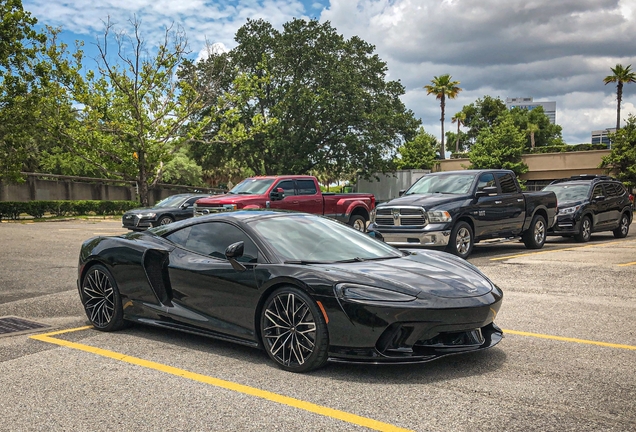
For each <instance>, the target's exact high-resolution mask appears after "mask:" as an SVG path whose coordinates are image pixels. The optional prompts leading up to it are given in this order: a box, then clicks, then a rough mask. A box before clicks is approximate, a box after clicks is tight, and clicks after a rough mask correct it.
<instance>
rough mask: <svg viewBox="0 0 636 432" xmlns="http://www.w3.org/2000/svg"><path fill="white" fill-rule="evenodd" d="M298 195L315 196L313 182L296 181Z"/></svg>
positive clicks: (315, 191)
mask: <svg viewBox="0 0 636 432" xmlns="http://www.w3.org/2000/svg"><path fill="white" fill-rule="evenodd" d="M296 185H298V195H316V193H317V192H318V191H317V190H316V183H314V181H313V180H296Z"/></svg>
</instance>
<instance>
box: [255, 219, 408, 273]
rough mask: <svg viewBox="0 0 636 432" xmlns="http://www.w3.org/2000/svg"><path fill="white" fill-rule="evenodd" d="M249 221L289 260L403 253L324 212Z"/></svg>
mask: <svg viewBox="0 0 636 432" xmlns="http://www.w3.org/2000/svg"><path fill="white" fill-rule="evenodd" d="M249 224H250V226H251V227H252V228H253V229H254V231H256V232H257V233H258V234H260V235H261V236H262V237H263V238H264V239H265V240H266V241H267V242H268V243H269V244H270V245H271V246H272V248H273V249H274V250H275V251H276V253H277V255H279V256H280V257H281V258H282V259H283V260H285V261H303V262H322V263H329V262H336V261H363V260H372V259H382V258H397V257H401V256H403V253H402V252H400V251H399V250H397V249H394V248H393V247H391V246H389V245H387V244H386V243H382V242H381V241H379V240H375V239H374V238H372V237H370V236H369V235H368V234H364V233H362V232H360V231H356V230H355V229H353V228H351V227H348V226H346V225H343V224H341V223H339V222H336V221H334V220H331V219H327V218H324V217H320V216H314V215H305V214H298V215H285V216H282V217H277V216H275V217H267V218H259V219H255V220H253V221H252V222H250V223H249Z"/></svg>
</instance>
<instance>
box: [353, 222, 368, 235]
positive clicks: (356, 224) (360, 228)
mask: <svg viewBox="0 0 636 432" xmlns="http://www.w3.org/2000/svg"><path fill="white" fill-rule="evenodd" d="M353 228H354V229H356V230H358V231H362V232H364V229H365V228H366V224H365V223H364V220H362V219H356V220H355V221H354V222H353Z"/></svg>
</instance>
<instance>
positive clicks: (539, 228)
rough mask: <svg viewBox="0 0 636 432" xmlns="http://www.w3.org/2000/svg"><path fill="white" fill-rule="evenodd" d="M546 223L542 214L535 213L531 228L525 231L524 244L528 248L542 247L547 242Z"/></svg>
mask: <svg viewBox="0 0 636 432" xmlns="http://www.w3.org/2000/svg"><path fill="white" fill-rule="evenodd" d="M545 236H546V225H545V219H544V218H543V216H541V215H534V217H533V218H532V222H530V228H528V230H527V231H526V232H525V233H523V244H524V245H526V247H527V248H528V249H541V248H542V247H543V245H544V243H545Z"/></svg>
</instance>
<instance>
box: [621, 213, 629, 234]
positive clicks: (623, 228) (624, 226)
mask: <svg viewBox="0 0 636 432" xmlns="http://www.w3.org/2000/svg"><path fill="white" fill-rule="evenodd" d="M628 230H629V220H628V219H627V215H623V217H622V218H621V234H622V235H623V237H625V236H627V231H628Z"/></svg>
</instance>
